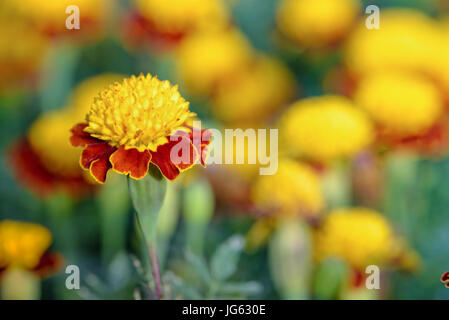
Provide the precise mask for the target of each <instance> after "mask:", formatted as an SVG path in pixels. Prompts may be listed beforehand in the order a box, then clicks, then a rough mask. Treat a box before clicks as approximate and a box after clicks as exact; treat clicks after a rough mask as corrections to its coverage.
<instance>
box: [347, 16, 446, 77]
mask: <svg viewBox="0 0 449 320" xmlns="http://www.w3.org/2000/svg"><path fill="white" fill-rule="evenodd" d="M439 43H440V36H439V32H438V28H437V26H436V24H435V22H434V21H432V19H430V18H429V17H427V16H426V15H424V14H422V13H421V12H419V11H414V10H410V9H388V10H382V18H381V28H380V29H379V30H369V29H367V28H366V26H365V21H364V20H363V21H362V22H361V24H360V26H359V27H358V28H357V29H356V31H355V32H354V33H353V34H352V36H351V38H350V39H349V41H348V43H347V45H346V50H345V54H344V56H345V61H346V65H347V66H348V67H349V69H350V70H351V71H352V72H354V73H356V74H362V75H364V74H369V73H370V72H372V71H388V70H392V69H400V70H404V69H405V70H415V71H421V72H422V71H427V70H428V68H429V64H430V63H432V60H434V57H436V56H438V51H439V49H438V48H439V46H438V45H439Z"/></svg>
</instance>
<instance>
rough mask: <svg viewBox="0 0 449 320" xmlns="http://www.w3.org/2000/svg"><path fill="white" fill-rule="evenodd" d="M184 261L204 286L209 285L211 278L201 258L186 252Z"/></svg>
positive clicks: (188, 251)
mask: <svg viewBox="0 0 449 320" xmlns="http://www.w3.org/2000/svg"><path fill="white" fill-rule="evenodd" d="M186 260H187V262H188V263H189V264H190V265H191V266H192V267H193V269H194V271H195V273H196V274H197V275H198V278H200V279H201V281H202V282H203V283H204V284H206V285H209V284H210V282H211V280H212V278H211V275H210V272H209V267H208V266H207V264H206V262H205V261H204V260H203V259H202V258H201V257H198V256H197V255H195V254H193V253H192V252H191V251H190V250H187V252H186Z"/></svg>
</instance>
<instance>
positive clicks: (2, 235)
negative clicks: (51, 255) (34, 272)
mask: <svg viewBox="0 0 449 320" xmlns="http://www.w3.org/2000/svg"><path fill="white" fill-rule="evenodd" d="M50 244H51V233H50V231H49V230H48V229H47V228H45V227H43V226H40V225H37V224H33V223H24V222H17V221H11V220H4V221H2V222H0V268H5V267H7V266H19V267H25V268H29V269H31V268H34V267H35V266H37V264H38V263H39V260H40V259H41V257H42V255H43V254H44V252H45V251H46V250H47V249H48V247H50Z"/></svg>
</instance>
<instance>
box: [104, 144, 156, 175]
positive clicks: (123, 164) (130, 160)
mask: <svg viewBox="0 0 449 320" xmlns="http://www.w3.org/2000/svg"><path fill="white" fill-rule="evenodd" d="M109 160H110V162H111V164H112V169H114V170H115V171H117V172H118V173H120V174H129V176H130V177H131V178H133V179H142V178H143V177H145V175H146V174H147V172H148V166H149V165H150V161H151V152H150V151H148V150H145V151H142V152H139V151H138V150H137V149H135V148H133V149H128V150H126V149H125V147H121V148H120V149H118V150H117V151H115V152H114V153H113V154H112V155H111V157H110V158H109Z"/></svg>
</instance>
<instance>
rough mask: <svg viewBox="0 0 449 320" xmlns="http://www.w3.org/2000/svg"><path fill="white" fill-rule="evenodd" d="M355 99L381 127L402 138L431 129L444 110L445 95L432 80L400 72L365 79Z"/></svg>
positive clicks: (375, 74)
mask: <svg viewBox="0 0 449 320" xmlns="http://www.w3.org/2000/svg"><path fill="white" fill-rule="evenodd" d="M354 99H355V102H356V104H358V105H359V106H360V107H362V108H363V109H365V110H366V111H367V112H368V113H369V114H370V115H371V117H372V118H373V119H374V120H375V121H376V122H377V123H378V124H380V125H381V126H382V127H384V128H385V129H388V130H390V131H392V132H396V133H399V134H402V135H411V134H417V133H422V132H423V131H425V130H426V129H429V128H430V127H431V126H432V125H433V124H435V122H436V121H437V120H438V119H439V117H440V115H441V113H442V110H443V99H442V97H441V94H440V92H439V91H438V89H437V88H436V87H435V86H434V84H433V83H432V82H431V81H430V80H427V79H426V78H424V77H421V76H419V75H410V74H408V73H400V72H379V73H374V74H371V75H369V76H367V77H365V78H363V79H362V81H361V82H360V84H359V87H358V88H357V89H356V91H355V95H354Z"/></svg>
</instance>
